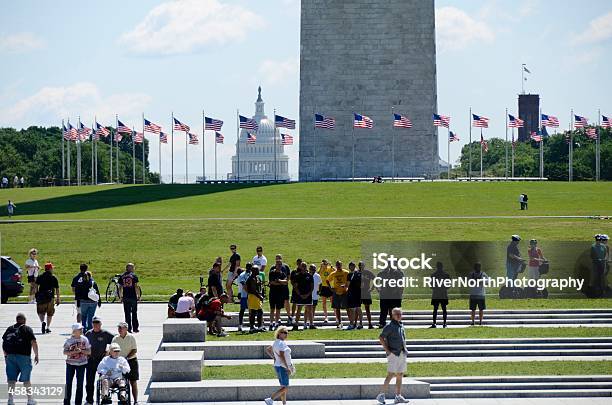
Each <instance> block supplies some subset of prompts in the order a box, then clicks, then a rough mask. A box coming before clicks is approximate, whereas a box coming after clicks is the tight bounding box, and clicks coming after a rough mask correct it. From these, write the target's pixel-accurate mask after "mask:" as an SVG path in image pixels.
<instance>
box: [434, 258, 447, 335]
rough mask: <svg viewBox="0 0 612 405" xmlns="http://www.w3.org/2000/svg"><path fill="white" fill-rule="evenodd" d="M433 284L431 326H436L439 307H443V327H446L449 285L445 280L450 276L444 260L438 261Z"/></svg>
mask: <svg viewBox="0 0 612 405" xmlns="http://www.w3.org/2000/svg"><path fill="white" fill-rule="evenodd" d="M431 278H432V283H433V286H432V287H431V305H432V306H433V323H432V324H431V326H430V328H435V327H436V322H437V319H438V307H440V306H441V307H442V321H443V324H442V327H443V328H446V317H447V313H446V306H447V305H448V287H447V286H446V285H445V283H446V281H445V280H450V276H449V274H448V273H447V272H445V271H444V265H443V264H442V262H437V263H436V271H434V272H433V274H432V275H431Z"/></svg>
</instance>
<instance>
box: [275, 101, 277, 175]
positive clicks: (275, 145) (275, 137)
mask: <svg viewBox="0 0 612 405" xmlns="http://www.w3.org/2000/svg"><path fill="white" fill-rule="evenodd" d="M276 180H277V175H276V108H275V109H274V181H276Z"/></svg>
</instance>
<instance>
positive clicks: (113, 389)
mask: <svg viewBox="0 0 612 405" xmlns="http://www.w3.org/2000/svg"><path fill="white" fill-rule="evenodd" d="M104 378H105V376H103V375H100V374H98V381H97V382H96V404H98V405H101V404H112V403H113V395H116V396H117V402H118V404H119V405H130V404H131V400H132V393H131V390H130V382H129V381H128V379H127V378H126V376H125V374H124V375H123V377H121V379H122V380H123V382H124V383H125V386H124V387H118V386H117V385H115V386H111V387H109V389H108V398H102V380H103V379H104ZM121 391H125V401H121V400H120V399H119V393H120V392H121Z"/></svg>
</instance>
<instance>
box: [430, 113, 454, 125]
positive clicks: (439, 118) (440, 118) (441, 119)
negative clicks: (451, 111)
mask: <svg viewBox="0 0 612 405" xmlns="http://www.w3.org/2000/svg"><path fill="white" fill-rule="evenodd" d="M433 124H434V126H435V127H445V128H448V127H449V126H450V117H446V116H444V115H440V114H434V115H433Z"/></svg>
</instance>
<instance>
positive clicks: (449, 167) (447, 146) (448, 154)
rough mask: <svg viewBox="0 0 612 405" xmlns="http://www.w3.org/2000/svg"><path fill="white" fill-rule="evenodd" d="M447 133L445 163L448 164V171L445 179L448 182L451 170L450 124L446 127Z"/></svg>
mask: <svg viewBox="0 0 612 405" xmlns="http://www.w3.org/2000/svg"><path fill="white" fill-rule="evenodd" d="M447 129H448V132H447V134H446V142H447V144H446V163H447V164H448V166H447V167H448V171H447V173H446V179H447V180H450V169H451V163H450V124H449V125H448V128H447Z"/></svg>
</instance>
